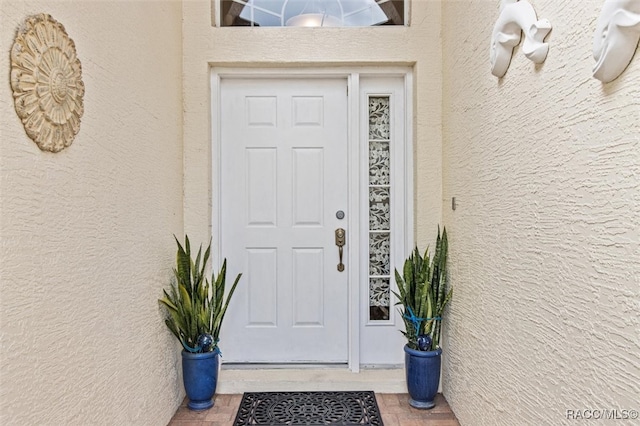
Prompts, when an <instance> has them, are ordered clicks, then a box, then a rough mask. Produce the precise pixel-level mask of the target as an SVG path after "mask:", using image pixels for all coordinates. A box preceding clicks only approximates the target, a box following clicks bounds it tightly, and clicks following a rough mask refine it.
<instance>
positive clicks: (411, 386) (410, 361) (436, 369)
mask: <svg viewBox="0 0 640 426" xmlns="http://www.w3.org/2000/svg"><path fill="white" fill-rule="evenodd" d="M404 352H405V354H404V367H405V371H406V373H407V388H408V390H409V397H410V398H409V404H410V405H411V406H412V407H414V408H421V409H427V408H433V407H434V406H435V405H436V404H435V402H433V400H434V398H435V397H436V394H437V393H438V384H439V383H440V361H441V359H442V349H440V348H438V349H436V350H435V351H417V350H414V349H411V348H409V346H407V345H405V347H404Z"/></svg>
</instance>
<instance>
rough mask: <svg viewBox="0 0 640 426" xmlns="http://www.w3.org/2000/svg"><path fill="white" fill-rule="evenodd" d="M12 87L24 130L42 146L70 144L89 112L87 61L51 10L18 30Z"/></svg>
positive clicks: (13, 50) (51, 147) (13, 51)
mask: <svg viewBox="0 0 640 426" xmlns="http://www.w3.org/2000/svg"><path fill="white" fill-rule="evenodd" d="M11 88H12V89H13V99H14V103H15V107H16V112H17V113H18V116H19V117H20V119H21V120H22V124H23V125H24V129H25V131H26V132H27V135H29V137H30V138H31V139H33V141H34V142H35V143H36V144H37V145H38V147H40V149H41V150H43V151H51V152H58V151H60V150H62V149H64V148H66V147H68V146H69V145H71V143H72V142H73V139H74V138H75V136H76V135H77V134H78V131H79V130H80V118H82V114H83V113H84V105H83V102H82V98H83V96H84V83H83V82H82V66H81V65H80V60H79V59H78V57H77V55H76V46H75V44H74V43H73V40H71V39H70V38H69V36H68V35H67V33H66V31H65V29H64V26H62V24H61V23H59V22H58V21H56V20H55V19H53V18H52V17H51V15H47V14H39V15H34V16H30V17H28V18H27V19H26V20H25V22H24V23H23V25H22V26H21V27H20V28H19V29H18V33H17V35H16V38H15V41H14V43H13V47H12V48H11Z"/></svg>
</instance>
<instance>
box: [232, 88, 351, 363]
mask: <svg viewBox="0 0 640 426" xmlns="http://www.w3.org/2000/svg"><path fill="white" fill-rule="evenodd" d="M220 95H221V102H220V106H221V112H220V113H221V153H220V154H221V170H220V185H221V191H220V193H221V199H220V210H221V226H220V229H221V231H220V232H221V249H222V250H223V253H222V256H223V257H226V258H228V262H229V271H230V272H233V273H236V272H238V271H242V272H243V273H244V275H243V278H242V280H241V283H240V285H239V286H238V289H237V292H236V294H235V296H234V299H233V300H232V302H231V305H230V307H229V310H228V312H227V317H226V318H225V323H224V326H223V330H222V339H223V341H222V342H221V347H222V348H223V356H224V360H225V362H325V363H326V362H336V363H343V362H347V357H348V341H347V340H348V337H347V331H348V320H347V318H348V317H347V313H348V312H347V311H348V300H347V295H348V282H347V275H348V272H347V270H345V271H344V272H340V271H338V268H337V265H338V263H339V258H338V247H337V246H336V240H335V230H336V229H337V228H345V229H346V228H347V226H346V223H347V220H346V218H344V219H342V220H340V219H338V218H337V216H336V212H337V211H339V210H342V211H344V212H346V214H348V212H347V211H346V210H347V202H348V200H347V93H346V80H345V79H305V80H296V79H223V80H222V83H221V91H220ZM346 231H347V232H346V235H347V236H346V245H345V247H344V256H343V259H346V255H347V251H348V249H349V230H348V229H346ZM345 267H346V269H348V268H349V267H350V265H348V264H346V265H345Z"/></svg>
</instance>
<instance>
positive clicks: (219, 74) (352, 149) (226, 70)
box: [210, 66, 414, 372]
mask: <svg viewBox="0 0 640 426" xmlns="http://www.w3.org/2000/svg"><path fill="white" fill-rule="evenodd" d="M210 71H211V72H210V78H211V80H210V82H211V103H210V106H211V123H210V125H211V127H210V129H211V144H212V145H211V156H212V158H211V191H212V199H211V235H212V250H213V253H212V260H213V262H214V264H220V263H221V262H222V258H223V257H224V255H223V254H222V253H221V239H220V235H221V233H220V229H221V222H220V218H221V215H220V194H221V188H220V182H221V176H220V171H221V167H220V160H221V154H220V153H221V137H222V135H221V131H220V124H221V113H220V112H221V111H220V102H221V100H220V85H221V79H223V78H234V79H242V78H251V79H256V78H287V79H289V78H294V77H298V78H300V77H306V78H317V77H328V76H333V77H343V78H346V79H347V88H348V111H349V117H348V135H349V136H348V144H349V146H348V156H349V158H348V164H349V182H348V183H347V185H348V188H349V207H348V208H349V210H348V212H350V213H351V214H349V215H348V216H347V224H346V225H347V227H348V229H349V235H348V237H347V238H348V239H347V244H349V242H350V241H354V242H359V241H360V240H361V235H360V230H359V226H357V225H358V223H359V221H358V218H359V217H362V214H363V212H361V211H360V199H361V196H362V188H361V181H360V179H361V176H362V174H363V170H362V169H361V166H360V165H361V163H362V162H361V158H360V155H361V149H360V146H359V144H360V141H361V134H360V128H361V126H359V121H360V119H359V111H360V105H359V102H360V96H359V92H360V77H361V76H367V77H373V76H375V77H393V76H401V77H404V82H405V87H404V89H405V97H404V99H405V105H404V107H405V123H404V124H405V137H404V141H402V142H403V143H404V153H405V154H404V174H405V175H404V182H405V188H404V189H403V191H404V192H405V197H404V198H405V203H406V205H405V209H404V210H405V214H404V234H405V244H404V245H405V254H408V253H409V252H410V251H411V250H412V248H413V245H414V212H413V199H414V195H413V194H414V192H413V169H414V168H413V149H414V147H413V72H412V69H411V68H409V67H406V66H380V67H370V66H363V67H333V66H326V67H315V66H314V67H309V68H240V67H237V68H236V67H217V66H212V67H211V70H210ZM353 212H356V213H353ZM367 217H368V216H367ZM360 259H361V251H360V244H350V249H349V250H348V259H347V262H348V263H347V265H360ZM345 263H346V262H345ZM347 270H348V271H349V277H348V280H349V306H348V309H349V313H348V318H349V324H348V338H349V349H348V356H349V359H348V366H349V369H350V370H351V371H352V372H359V371H360V321H361V317H362V314H364V313H363V312H361V306H362V304H361V303H360V302H361V297H360V294H361V292H360V283H361V278H362V277H361V273H360V272H361V271H360V267H351V268H348V269H347ZM231 272H234V271H231ZM234 273H235V272H234Z"/></svg>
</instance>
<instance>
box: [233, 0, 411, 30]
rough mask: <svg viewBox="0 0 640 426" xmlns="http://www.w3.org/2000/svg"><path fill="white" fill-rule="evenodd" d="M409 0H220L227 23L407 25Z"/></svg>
mask: <svg viewBox="0 0 640 426" xmlns="http://www.w3.org/2000/svg"><path fill="white" fill-rule="evenodd" d="M404 3H405V0H220V23H221V25H222V26H223V27H237V26H240V27H242V26H244V27H367V26H373V25H404V23H405V19H404V14H405V12H404V9H405V4H404Z"/></svg>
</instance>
